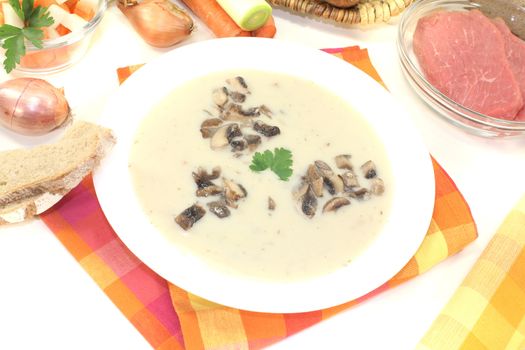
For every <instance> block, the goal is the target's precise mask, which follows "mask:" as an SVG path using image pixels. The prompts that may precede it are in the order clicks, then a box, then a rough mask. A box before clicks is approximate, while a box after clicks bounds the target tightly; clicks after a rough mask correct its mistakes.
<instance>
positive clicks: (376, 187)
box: [370, 177, 385, 195]
mask: <svg viewBox="0 0 525 350" xmlns="http://www.w3.org/2000/svg"><path fill="white" fill-rule="evenodd" d="M370 192H372V194H375V195H382V194H383V193H384V192H385V183H384V182H383V180H382V179H380V178H379V177H376V178H374V179H372V184H371V185H370Z"/></svg>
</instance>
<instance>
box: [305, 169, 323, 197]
mask: <svg viewBox="0 0 525 350" xmlns="http://www.w3.org/2000/svg"><path fill="white" fill-rule="evenodd" d="M306 181H308V183H309V184H310V187H311V188H312V191H314V194H315V196H316V197H322V196H323V177H322V176H321V174H319V171H317V167H316V166H315V165H313V164H310V165H309V166H308V169H307V170H306Z"/></svg>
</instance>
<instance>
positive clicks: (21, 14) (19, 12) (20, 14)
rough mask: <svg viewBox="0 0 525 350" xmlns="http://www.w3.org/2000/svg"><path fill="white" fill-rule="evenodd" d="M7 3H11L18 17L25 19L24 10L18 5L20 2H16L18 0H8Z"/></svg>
mask: <svg viewBox="0 0 525 350" xmlns="http://www.w3.org/2000/svg"><path fill="white" fill-rule="evenodd" d="M9 5H11V7H12V8H13V10H14V11H15V13H16V15H17V16H18V17H20V19H21V20H22V22H23V21H25V20H26V18H25V16H24V11H22V8H21V7H20V2H18V0H9Z"/></svg>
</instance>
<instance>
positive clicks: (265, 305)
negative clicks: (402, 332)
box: [93, 38, 435, 313]
mask: <svg viewBox="0 0 525 350" xmlns="http://www.w3.org/2000/svg"><path fill="white" fill-rule="evenodd" d="M241 47H242V48H243V49H247V48H249V49H250V50H254V51H255V52H258V51H257V50H259V51H262V50H264V51H266V52H274V53H279V52H282V50H285V52H286V53H287V54H288V55H287V56H286V57H285V60H287V61H286V62H288V61H289V60H292V59H298V58H303V59H305V60H306V61H308V60H309V59H311V60H313V62H316V61H319V62H321V63H323V64H326V65H330V67H331V68H330V69H331V70H329V72H326V71H325V72H322V73H326V74H333V72H334V69H335V68H339V67H340V68H345V70H344V71H343V72H342V73H341V74H340V76H341V75H342V76H343V77H347V78H348V77H353V78H355V77H357V78H358V79H359V82H360V83H361V84H364V86H365V87H366V88H365V90H368V89H371V91H372V92H373V93H374V94H377V95H378V96H379V98H380V100H382V102H383V103H386V104H387V105H391V106H392V108H393V111H394V112H395V113H394V115H396V116H397V117H400V118H401V120H399V122H400V123H401V126H402V129H401V128H399V129H398V130H401V132H404V133H405V134H406V135H408V136H409V139H410V138H411V139H410V140H409V141H410V142H411V143H412V144H414V145H418V146H419V147H420V148H422V149H423V150H424V155H422V154H421V153H423V152H422V151H421V149H419V150H414V152H416V153H417V158H418V159H419V160H421V161H423V162H424V163H425V164H423V165H421V169H420V173H421V174H424V177H425V178H424V179H423V180H421V179H420V180H421V181H424V182H425V183H424V184H423V186H424V187H422V191H423V192H425V193H426V196H427V198H426V202H425V203H420V205H418V209H419V212H418V215H419V217H418V218H416V219H417V220H418V222H426V229H425V230H424V232H419V233H418V234H415V239H414V240H413V241H412V242H409V243H408V244H407V245H408V247H405V248H404V251H403V255H402V257H398V258H397V259H395V258H396V257H395V256H394V257H392V256H390V255H391V254H392V252H386V255H387V258H388V259H394V260H393V262H392V263H391V264H390V265H389V266H387V267H386V268H385V272H384V273H383V274H382V275H381V277H380V278H375V279H374V280H373V281H372V282H370V281H368V282H367V283H368V284H367V286H366V288H361V289H359V288H357V287H354V289H355V290H356V291H355V292H354V293H353V295H352V293H348V294H346V295H348V298H345V297H344V294H343V293H337V291H332V292H331V291H330V290H326V289H328V288H325V290H324V294H323V295H325V297H324V300H308V302H306V301H300V300H299V301H298V300H297V295H295V296H294V294H297V292H298V291H300V290H301V289H304V288H309V287H312V286H316V285H319V284H321V285H322V284H323V283H329V285H330V286H332V287H337V288H341V287H342V288H344V287H345V283H342V284H341V285H339V284H337V285H334V284H333V281H332V279H333V277H332V279H330V278H328V277H327V276H320V277H318V278H315V281H316V282H315V284H311V281H299V282H296V283H295V282H294V283H290V284H286V285H284V284H283V283H278V284H272V283H271V282H265V284H266V285H267V286H268V288H267V289H264V288H263V289H264V292H265V295H266V296H267V298H266V299H270V301H268V300H257V301H258V302H257V303H254V300H253V299H255V298H249V297H248V298H246V297H245V298H243V297H242V296H239V295H238V294H239V293H236V295H235V296H234V297H231V296H221V295H220V293H224V291H226V290H228V287H227V285H228V283H230V282H232V283H234V284H235V283H236V282H235V281H233V280H231V279H230V278H231V277H232V276H229V277H228V276H222V277H224V278H225V280H222V279H221V278H218V279H214V278H211V279H210V281H211V282H214V283H219V284H221V287H217V286H215V288H210V284H211V283H207V284H206V283H205V284H204V285H202V284H199V285H195V282H192V281H191V280H190V279H189V278H188V277H187V276H186V277H184V278H181V277H180V276H179V275H180V273H175V274H176V275H177V277H175V278H174V273H172V272H171V270H170V269H169V268H168V269H167V268H166V267H165V266H162V265H163V264H167V263H168V261H166V260H165V259H162V258H152V256H151V252H148V251H147V250H145V248H144V242H139V241H137V239H136V238H132V237H130V235H129V234H128V233H126V232H124V231H123V230H124V228H125V224H123V223H122V218H118V217H117V216H116V214H115V210H114V205H113V204H112V203H111V199H112V196H109V197H110V198H108V193H109V191H108V190H109V187H108V186H109V184H108V181H107V178H108V176H111V175H112V174H111V173H108V168H111V167H114V166H116V165H111V161H112V160H113V161H115V159H114V158H115V154H116V153H115V150H113V151H112V152H110V154H109V155H108V156H107V157H106V158H105V159H104V160H102V162H101V164H100V167H99V168H98V169H97V170H96V171H95V172H94V175H93V180H94V184H95V191H96V193H97V196H98V198H99V202H100V205H101V207H102V210H103V212H104V214H105V215H106V217H107V219H108V222H109V223H110V225H111V226H112V227H113V228H114V231H115V232H116V234H117V235H118V236H119V238H120V239H121V240H122V241H123V243H124V244H125V245H126V246H127V247H128V248H129V249H130V251H131V252H132V253H133V254H135V255H136V256H137V257H138V258H139V259H140V260H141V261H142V262H144V263H145V264H146V265H147V266H149V267H150V268H151V269H152V270H153V271H155V272H156V273H158V274H159V275H160V276H161V277H163V278H165V279H166V280H167V281H171V282H172V283H173V284H175V285H177V286H179V287H180V288H183V289H185V290H187V291H188V292H191V293H193V294H196V295H199V296H200V297H203V298H205V299H208V300H211V301H213V302H216V303H219V304H223V305H226V306H230V307H234V308H238V309H243V310H249V311H256V312H275V313H294V312H307V311H314V310H319V309H324V308H328V307H332V306H336V305H340V304H342V303H345V302H348V301H350V300H352V299H355V298H357V297H361V296H363V295H365V294H367V293H368V292H371V291H373V290H374V289H376V288H377V287H380V286H381V285H382V284H383V283H386V282H387V281H388V280H389V279H390V278H391V277H393V276H394V275H395V274H396V273H397V272H399V270H401V269H402V268H403V266H404V265H405V264H406V263H408V261H409V260H410V259H411V258H412V256H413V255H414V254H415V253H416V251H417V248H418V247H419V246H420V244H421V242H422V241H423V239H424V237H425V235H426V232H427V229H428V226H429V225H430V221H431V218H432V213H433V208H434V201H435V177H434V171H433V166H432V161H431V157H430V154H429V153H428V150H427V149H426V146H425V144H424V142H423V140H422V139H421V137H420V135H419V133H417V130H416V128H415V126H414V125H413V124H412V123H411V122H410V120H409V119H408V117H407V115H408V112H407V110H406V109H405V108H404V107H402V106H401V104H400V103H398V102H397V101H395V100H394V98H393V96H392V95H391V94H390V93H388V92H387V91H386V90H385V89H384V88H383V87H382V86H381V85H379V83H377V82H375V81H374V80H373V79H372V78H371V77H370V76H368V75H367V74H366V73H364V72H362V71H360V70H359V69H358V68H355V67H354V66H352V65H351V64H348V63H347V62H344V61H342V60H340V59H339V58H336V57H333V56H332V55H331V54H328V53H325V52H322V51H320V50H316V49H312V48H309V47H305V46H301V45H298V44H295V43H289V42H283V41H279V40H277V39H260V38H225V39H210V40H205V41H200V42H196V43H192V44H188V45H185V46H182V47H179V48H177V49H175V50H172V51H169V52H167V53H164V54H162V55H161V56H159V57H157V58H156V59H154V60H153V61H151V62H150V63H147V64H146V65H144V66H143V67H141V68H140V69H139V70H138V71H136V72H135V73H134V74H132V75H131V76H130V77H129V78H128V79H127V80H126V81H125V82H124V83H123V84H122V85H121V86H120V87H119V89H118V90H117V92H116V93H115V94H114V95H112V96H111V97H110V99H109V100H108V103H107V105H106V106H105V108H104V110H103V112H102V118H100V122H101V124H102V125H103V126H107V127H110V128H112V129H114V131H115V123H117V122H118V121H116V120H115V119H116V118H117V117H116V116H115V114H114V113H115V111H116V110H118V105H119V103H121V102H122V99H124V100H125V98H126V96H127V95H129V94H135V93H137V91H140V89H141V86H144V85H146V86H148V84H147V83H152V82H154V81H155V80H156V79H158V78H159V74H161V71H162V69H164V68H166V67H168V66H169V65H170V64H171V63H172V60H175V61H177V60H178V61H182V62H185V61H184V60H186V61H187V60H188V59H189V57H194V56H195V55H198V54H203V53H206V52H209V50H212V51H213V50H225V49H226V48H229V49H232V50H235V49H237V50H239V48H241ZM219 52H220V51H219ZM305 55H306V56H305ZM179 63H180V62H179ZM259 63H260V62H259ZM178 69H179V70H180V68H178ZM254 69H257V68H254ZM323 69H324V70H326V67H323ZM216 70H224V68H214V70H212V71H216ZM294 73H295V72H294ZM170 74H173V73H170ZM188 74H190V73H188ZM170 76H171V75H170ZM185 81H186V80H182V81H181V82H179V83H177V84H176V85H175V86H174V87H176V86H179V85H180V84H182V83H184V82H185ZM174 87H173V88H174ZM167 92H168V91H166V92H165V93H167ZM333 92H335V91H333ZM336 94H339V93H338V92H336ZM160 99H162V98H161V97H160V98H159V100H160ZM385 101H386V102H385ZM137 113H139V112H137ZM399 113H401V114H402V115H398V114H399ZM396 127H398V126H396ZM376 131H377V130H376ZM382 132H383V133H385V131H382ZM116 133H117V139H118V136H119V132H118V130H117V131H116ZM133 134H134V133H133ZM389 137H390V136H389ZM405 141H406V140H405ZM119 147H123V146H122V145H121V144H119V142H118V141H117V145H116V146H115V148H117V149H118V148H119ZM119 151H120V150H119ZM121 166H122V164H121ZM403 181H404V180H403ZM113 202H114V200H113ZM396 210H398V209H396ZM398 211H399V210H398ZM409 226H410V224H409ZM421 226H422V224H421V223H419V227H421ZM123 227H124V228H123ZM152 241H153V240H152ZM155 242H156V243H159V242H160V241H155ZM373 244H375V243H373ZM160 250H161V251H162V252H163V249H162V248H161V249H160ZM407 251H410V252H411V254H407V253H406V252H407ZM394 255H395V254H394ZM186 258H187V259H189V260H188V261H191V262H192V263H195V264H197V265H199V264H200V263H199V262H198V261H195V260H193V258H191V257H187V256H186ZM199 268H201V266H200V267H199ZM197 270H198V269H197ZM198 271H200V270H198ZM331 275H332V274H331ZM331 275H330V276H331ZM212 277H213V276H212ZM362 278H365V279H366V278H368V277H362ZM234 279H235V278H234ZM225 281H226V282H225ZM239 282H240V283H241V284H242V283H244V284H246V286H245V287H246V288H247V289H246V291H250V290H252V291H253V290H254V288H259V287H261V286H260V285H259V284H258V283H260V282H257V281H244V282H243V281H239ZM347 282H348V281H347ZM330 283H331V284H330ZM372 285H373V288H372ZM224 286H226V287H224ZM276 288H277V292H275V293H273V291H274V290H275V289H276ZM283 288H285V289H286V292H285V293H280V292H282V290H283ZM288 289H290V291H288ZM210 290H213V291H210ZM255 290H259V289H255ZM283 294H284V295H283ZM276 297H279V299H278V300H271V299H272V298H273V299H275V298H276ZM299 299H301V298H299ZM301 300H302V299H301Z"/></svg>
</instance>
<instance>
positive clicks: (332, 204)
mask: <svg viewBox="0 0 525 350" xmlns="http://www.w3.org/2000/svg"><path fill="white" fill-rule="evenodd" d="M349 204H350V200H349V199H348V198H344V197H334V198H332V199H330V200H329V201H328V202H326V204H325V205H324V206H323V213H326V212H329V211H333V212H335V211H337V209H339V208H341V207H344V206H345V205H349Z"/></svg>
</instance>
